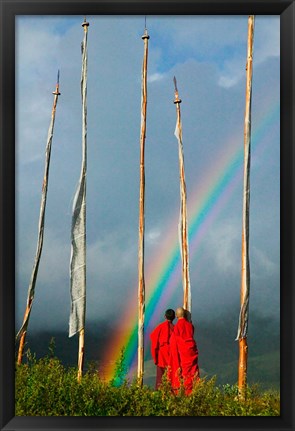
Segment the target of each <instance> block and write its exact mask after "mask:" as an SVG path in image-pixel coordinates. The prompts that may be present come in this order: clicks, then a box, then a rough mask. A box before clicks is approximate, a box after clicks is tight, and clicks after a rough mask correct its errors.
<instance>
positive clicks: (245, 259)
mask: <svg viewBox="0 0 295 431" xmlns="http://www.w3.org/2000/svg"><path fill="white" fill-rule="evenodd" d="M253 39H254V15H250V16H249V18H248V44H247V64H246V106H245V123H244V184H243V217H242V268H241V298H240V300H241V310H240V318H239V328H238V335H237V339H238V340H239V364H238V388H239V394H240V397H241V398H244V397H245V390H246V387H247V362H248V343H247V332H248V311H249V292H250V261H249V208H250V162H251V100H252V69H253Z"/></svg>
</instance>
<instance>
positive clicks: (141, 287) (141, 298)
mask: <svg viewBox="0 0 295 431" xmlns="http://www.w3.org/2000/svg"><path fill="white" fill-rule="evenodd" d="M142 39H143V41H144V57H143V65H142V98H141V131H140V190H139V240H138V366H137V379H138V384H139V385H140V386H142V384H143V373H144V311H145V280H144V197H145V172H144V150H145V135H146V107H147V61H148V40H149V35H148V33H147V29H145V32H144V35H143V36H142Z"/></svg>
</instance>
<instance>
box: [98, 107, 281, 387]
mask: <svg viewBox="0 0 295 431" xmlns="http://www.w3.org/2000/svg"><path fill="white" fill-rule="evenodd" d="M279 110H280V107H279V101H276V103H275V104H273V105H272V106H271V107H270V109H269V110H268V111H267V113H266V114H265V116H264V117H262V118H261V119H258V121H257V126H256V127H254V128H253V131H252V160H255V158H259V157H261V155H262V154H263V152H264V151H265V149H266V147H267V142H268V140H267V136H268V133H271V131H272V127H273V126H277V121H278V118H279ZM242 167H243V134H242V133H241V131H239V133H238V134H237V136H234V137H233V138H231V139H229V141H228V143H227V145H226V146H225V148H224V147H223V148H222V153H221V154H219V157H216V159H215V164H214V166H211V169H208V173H207V175H206V177H205V178H204V179H203V180H202V183H201V184H197V186H196V188H195V189H194V190H193V192H192V193H191V194H188V202H189V203H190V205H189V206H188V221H189V245H190V261H192V259H195V257H196V255H197V251H198V250H199V245H200V243H201V241H202V240H203V239H204V238H205V233H206V232H207V231H208V229H209V227H210V226H211V225H212V223H213V221H214V220H215V219H216V217H217V216H218V214H219V213H220V211H221V210H222V208H224V207H225V205H226V202H227V201H228V200H229V198H230V196H231V195H232V194H233V192H234V190H235V189H236V188H237V186H238V185H241V181H242ZM177 223H178V215H177V216H175V217H174V219H173V222H172V223H171V225H170V226H169V229H168V230H167V232H166V233H165V235H163V236H164V238H166V240H165V242H164V243H163V245H162V246H161V248H160V250H159V252H158V253H157V254H156V256H155V257H154V258H153V260H152V261H151V262H150V263H149V265H148V267H147V269H146V289H147V297H146V306H145V342H146V345H147V344H148V345H149V334H150V332H151V330H152V329H153V327H154V326H155V325H156V324H157V323H158V322H159V320H160V318H161V317H162V314H163V311H164V310H165V309H166V308H167V307H169V303H171V299H172V297H175V296H176V295H177V298H178V299H177V301H175V302H176V303H181V302H182V289H181V288H180V286H181V270H180V251H179V243H178V232H177ZM136 292H137V291H135V292H134V296H133V297H132V299H131V300H130V301H129V302H128V303H127V304H126V311H125V313H124V314H123V316H122V318H121V325H123V326H120V331H119V332H116V333H115V334H114V335H113V338H112V341H111V343H110V344H109V345H108V346H107V348H106V350H105V355H104V358H103V361H102V363H103V364H105V366H104V377H105V378H106V380H110V379H114V382H115V383H116V376H115V375H114V369H115V361H116V360H117V359H118V357H119V355H120V352H121V350H122V348H123V347H124V355H125V361H126V364H127V366H128V368H129V370H130V375H132V373H133V370H134V367H135V365H136V364H135V360H136V358H137V293H136ZM173 303H174V302H173ZM145 351H146V352H147V351H148V348H147V346H146V347H145Z"/></svg>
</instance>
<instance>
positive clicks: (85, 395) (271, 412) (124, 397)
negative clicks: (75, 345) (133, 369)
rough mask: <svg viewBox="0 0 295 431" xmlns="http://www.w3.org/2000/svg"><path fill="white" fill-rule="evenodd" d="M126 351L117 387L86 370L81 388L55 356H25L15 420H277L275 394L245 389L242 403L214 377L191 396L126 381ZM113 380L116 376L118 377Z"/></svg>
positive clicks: (74, 374) (20, 369)
mask: <svg viewBox="0 0 295 431" xmlns="http://www.w3.org/2000/svg"><path fill="white" fill-rule="evenodd" d="M123 353H124V352H122V357H121V359H120V361H119V362H118V364H117V365H118V376H119V378H120V385H119V386H117V384H118V381H117V383H116V385H115V384H114V381H112V382H110V383H106V382H104V381H103V380H102V379H101V378H100V376H99V374H98V372H97V371H96V370H95V368H94V367H89V369H88V371H87V372H86V373H85V374H84V375H83V378H82V380H81V382H80V383H78V382H77V369H76V368H65V367H64V366H63V365H62V364H61V362H60V361H59V359H58V358H56V357H54V354H53V351H51V353H50V355H48V356H47V357H45V358H42V359H39V360H36V358H35V356H34V355H32V354H31V353H30V351H28V352H27V362H26V363H25V364H22V365H19V366H16V381H15V385H16V400H15V411H16V413H15V414H16V415H17V416H279V415H280V395H279V393H278V392H274V391H272V392H270V391H268V392H260V391H259V388H258V386H251V387H249V388H247V392H246V397H245V400H244V401H242V400H241V399H239V397H238V390H237V386H235V385H234V386H230V385H223V386H221V387H217V386H216V378H215V377H214V378H212V379H210V380H206V379H201V380H199V381H198V382H196V383H195V384H194V387H193V391H192V393H191V395H189V396H186V395H185V394H184V388H183V386H182V387H181V388H180V390H179V392H178V394H174V393H173V391H172V390H171V386H170V383H169V381H168V379H167V376H165V375H164V378H163V382H162V385H161V387H160V389H159V390H158V391H154V390H153V389H151V388H149V387H148V386H145V385H144V386H142V387H140V386H139V385H138V384H137V381H136V379H135V380H134V381H133V382H128V381H127V380H126V377H125V372H126V368H125V366H124V354H123ZM118 376H117V377H118Z"/></svg>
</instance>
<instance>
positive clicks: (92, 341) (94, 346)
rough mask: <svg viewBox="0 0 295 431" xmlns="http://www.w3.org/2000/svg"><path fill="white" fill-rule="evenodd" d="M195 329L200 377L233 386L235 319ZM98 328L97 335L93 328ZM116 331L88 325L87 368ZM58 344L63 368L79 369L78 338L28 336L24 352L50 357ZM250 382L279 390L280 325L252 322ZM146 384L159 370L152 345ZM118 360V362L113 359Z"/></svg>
mask: <svg viewBox="0 0 295 431" xmlns="http://www.w3.org/2000/svg"><path fill="white" fill-rule="evenodd" d="M195 326H196V331H195V332H196V340H197V344H198V350H199V366H200V369H201V375H202V376H205V375H207V376H208V377H212V376H213V375H216V376H217V384H226V383H229V384H234V383H236V380H237V361H238V343H237V342H236V341H235V337H236V329H237V328H236V316H231V315H230V314H227V315H223V316H222V315H221V316H217V318H216V322H215V321H210V322H205V321H200V322H198V325H195ZM95 327H97V328H99V330H100V332H99V330H97V331H96V332H94V330H93V328H95ZM113 331H114V328H112V327H111V326H110V325H108V324H106V323H100V325H98V324H89V327H88V328H87V327H86V331H85V366H86V367H87V364H88V363H89V362H92V361H95V362H97V363H98V364H99V362H100V360H101V358H102V352H103V349H104V346H107V345H108V343H109V339H110V337H111V336H112V333H113ZM52 337H54V341H55V350H54V351H55V355H56V356H57V357H58V358H59V359H60V360H61V361H62V363H63V364H64V365H67V366H76V361H77V351H78V337H75V336H74V337H72V338H69V337H68V334H67V333H66V332H61V331H60V332H58V331H52V332H46V331H43V332H38V333H30V332H29V333H28V336H27V344H26V348H25V351H26V350H27V349H28V348H30V350H31V351H32V352H33V353H35V354H36V357H37V358H39V357H42V356H45V355H47V354H48V353H49V344H50V340H51V338H52ZM248 351H249V356H248V382H249V383H259V384H260V385H261V387H263V388H265V389H267V388H276V389H278V388H279V385H280V327H279V323H278V322H275V321H273V320H269V319H267V318H262V317H259V316H257V315H251V317H250V319H249V334H248ZM145 356H146V361H145V378H144V382H145V383H146V384H148V385H150V386H153V385H154V382H155V372H156V368H155V366H154V364H153V362H152V360H151V355H150V352H149V345H148V346H146V352H145ZM114 359H117V358H114Z"/></svg>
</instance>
